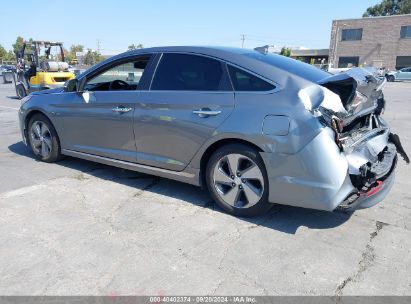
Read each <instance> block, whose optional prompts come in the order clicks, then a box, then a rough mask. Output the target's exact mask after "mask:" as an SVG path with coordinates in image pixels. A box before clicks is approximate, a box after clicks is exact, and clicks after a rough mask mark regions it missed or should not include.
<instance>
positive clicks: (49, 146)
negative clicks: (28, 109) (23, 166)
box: [27, 114, 61, 163]
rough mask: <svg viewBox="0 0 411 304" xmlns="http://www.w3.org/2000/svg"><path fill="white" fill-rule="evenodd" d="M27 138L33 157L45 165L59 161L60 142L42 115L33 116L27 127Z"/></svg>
mask: <svg viewBox="0 0 411 304" xmlns="http://www.w3.org/2000/svg"><path fill="white" fill-rule="evenodd" d="M27 138H28V143H29V145H30V148H31V150H32V151H33V154H34V156H35V157H36V158H37V159H38V160H41V161H44V162H46V163H52V162H55V161H58V160H60V159H61V147H60V141H59V138H58V135H57V132H56V130H55V129H54V127H53V124H52V123H51V122H50V120H49V119H48V118H47V117H46V116H44V115H42V114H35V115H33V117H32V118H31V119H30V121H29V123H28V127H27Z"/></svg>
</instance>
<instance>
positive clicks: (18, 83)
mask: <svg viewBox="0 0 411 304" xmlns="http://www.w3.org/2000/svg"><path fill="white" fill-rule="evenodd" d="M52 49H57V54H54V55H53V54H52V53H51V52H52ZM42 51H43V52H42ZM16 59H17V60H16V62H17V64H16V69H15V72H14V73H13V80H14V85H15V88H16V94H17V97H18V98H19V99H22V98H23V97H24V96H27V95H28V94H30V93H31V92H34V91H40V90H47V89H54V88H58V87H62V86H63V85H64V83H65V82H66V81H68V80H70V79H73V78H75V75H74V73H72V72H70V71H69V70H68V68H69V65H68V63H67V62H65V61H64V49H63V43H62V42H52V41H30V42H26V41H25V42H24V44H23V46H22V48H21V49H20V51H18V52H17V53H16Z"/></svg>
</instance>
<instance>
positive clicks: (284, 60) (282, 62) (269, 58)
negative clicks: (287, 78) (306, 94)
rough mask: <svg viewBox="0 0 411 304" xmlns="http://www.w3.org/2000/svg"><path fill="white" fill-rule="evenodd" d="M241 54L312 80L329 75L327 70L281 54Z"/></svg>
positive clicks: (315, 80)
mask: <svg viewBox="0 0 411 304" xmlns="http://www.w3.org/2000/svg"><path fill="white" fill-rule="evenodd" d="M243 55H244V56H247V57H250V58H253V59H256V60H259V61H262V62H264V63H267V64H269V65H272V66H274V67H277V68H279V69H282V70H285V71H287V72H289V73H292V74H295V75H297V76H300V77H302V78H304V79H307V80H309V81H312V82H318V81H320V80H322V79H324V78H326V77H329V76H330V75H331V74H329V73H328V72H325V71H323V70H320V69H319V68H316V67H315V66H312V65H310V64H307V63H303V62H301V61H298V60H294V59H291V58H288V57H285V56H281V55H275V54H269V53H268V54H265V53H260V52H249V53H244V54H243Z"/></svg>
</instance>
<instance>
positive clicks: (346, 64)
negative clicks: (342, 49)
mask: <svg viewBox="0 0 411 304" xmlns="http://www.w3.org/2000/svg"><path fill="white" fill-rule="evenodd" d="M359 61H360V58H359V57H340V58H339V59H338V67H339V68H352V67H357V66H358V63H359Z"/></svg>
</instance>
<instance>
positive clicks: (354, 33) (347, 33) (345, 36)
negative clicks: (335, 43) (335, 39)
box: [341, 29, 362, 41]
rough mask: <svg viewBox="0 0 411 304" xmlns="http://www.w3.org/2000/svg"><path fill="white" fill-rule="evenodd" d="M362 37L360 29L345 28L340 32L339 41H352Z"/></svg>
mask: <svg viewBox="0 0 411 304" xmlns="http://www.w3.org/2000/svg"><path fill="white" fill-rule="evenodd" d="M361 39H362V29H346V30H342V32H341V41H354V40H361Z"/></svg>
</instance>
